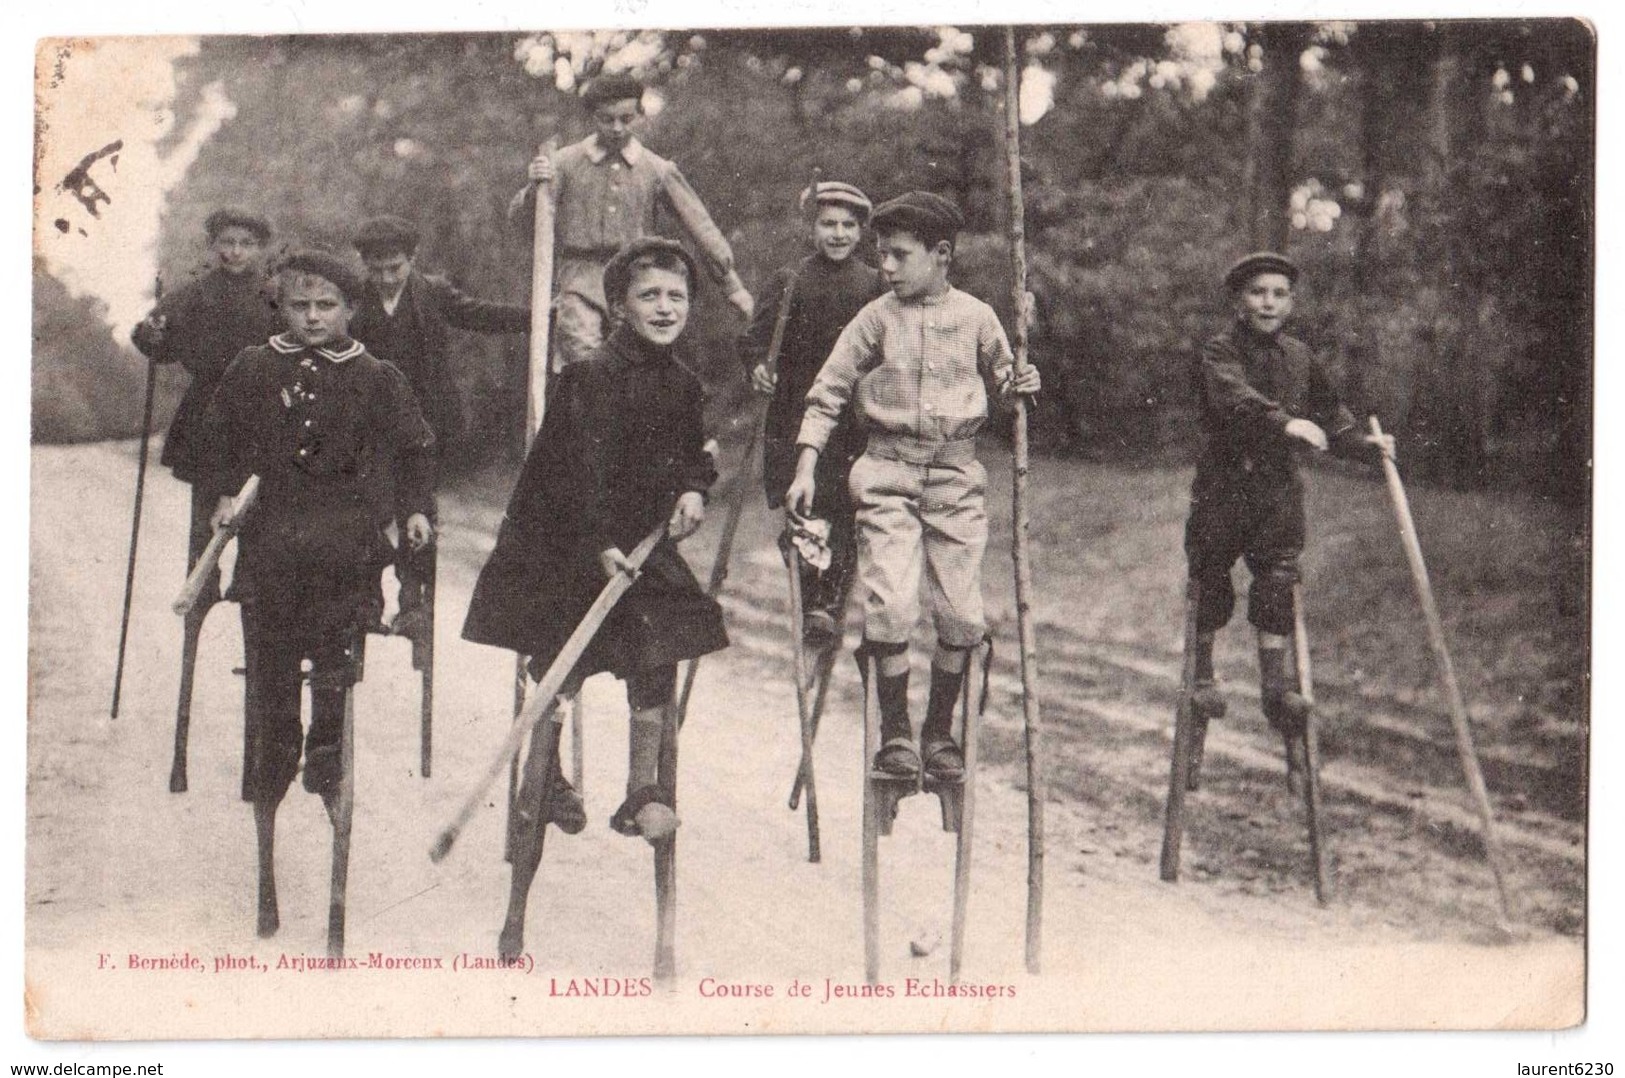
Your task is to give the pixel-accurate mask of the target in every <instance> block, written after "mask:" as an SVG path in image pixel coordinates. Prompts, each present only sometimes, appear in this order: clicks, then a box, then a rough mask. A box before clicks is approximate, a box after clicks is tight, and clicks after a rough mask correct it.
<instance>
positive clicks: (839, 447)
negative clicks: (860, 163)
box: [739, 182, 886, 647]
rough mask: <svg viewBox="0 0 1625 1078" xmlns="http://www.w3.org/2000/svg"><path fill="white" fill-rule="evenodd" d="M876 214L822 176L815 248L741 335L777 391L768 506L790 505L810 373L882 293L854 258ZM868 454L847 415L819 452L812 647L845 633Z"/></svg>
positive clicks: (813, 212) (762, 389) (755, 370)
mask: <svg viewBox="0 0 1625 1078" xmlns="http://www.w3.org/2000/svg"><path fill="white" fill-rule="evenodd" d="M872 210H873V206H872V205H871V204H870V202H869V198H868V196H866V195H865V194H864V193H863V192H862V191H860V190H858V189H857V188H856V187H853V186H852V185H851V184H848V183H836V182H821V183H819V184H818V185H817V190H814V189H813V188H811V187H808V188H807V189H806V190H804V191H802V192H801V211H802V214H803V215H804V216H805V217H806V219H807V221H808V225H809V228H810V230H811V238H812V245H813V248H814V250H813V253H812V254H810V255H808V256H806V257H805V258H801V259H797V260H796V261H795V262H792V263H790V264H789V265H787V266H784V267H783V268H782V269H780V270H779V271H778V272H777V273H775V274H774V275H773V276H772V278H770V279H769V281H768V283H767V288H766V290H765V291H764V292H763V301H762V304H761V306H759V307H757V309H756V316H755V317H754V318H752V319H751V323H750V328H749V329H748V330H746V331H745V333H744V334H743V335H742V336H741V337H740V339H739V354H740V358H741V359H742V360H743V361H744V363H745V369H746V372H747V373H748V374H749V376H750V379H751V383H752V385H753V386H754V387H755V389H756V391H757V392H758V393H763V394H767V395H770V396H771V397H772V401H771V403H770V404H769V405H768V409H767V427H766V431H765V438H764V444H763V449H762V459H763V468H762V479H763V482H764V484H765V486H766V488H767V504H768V506H769V507H770V508H774V509H776V508H778V507H779V506H781V505H783V504H784V492H785V490H786V488H788V487H789V486H790V481H791V479H793V478H794V477H795V467H796V436H797V435H798V434H799V433H800V431H801V414H802V411H803V408H804V407H805V401H806V399H807V391H808V390H809V389H811V388H812V384H813V379H814V378H816V377H817V376H818V371H819V368H820V367H822V366H823V365H824V360H826V359H828V358H829V354H830V350H831V349H832V348H834V347H835V341H836V338H838V337H839V336H840V335H841V331H842V330H843V329H845V328H846V326H847V323H848V322H851V321H852V319H853V318H854V317H856V316H857V313H858V312H859V311H861V310H862V309H863V308H864V306H865V305H866V304H868V303H869V302H870V301H871V300H873V299H876V298H878V297H879V296H881V295H883V294H884V293H885V291H886V287H885V285H884V284H883V283H882V281H881V280H880V274H879V272H878V271H876V270H875V269H874V267H872V266H870V265H868V264H866V263H865V262H864V261H863V260H862V259H859V258H856V257H854V252H856V250H857V247H858V241H859V239H861V238H862V235H863V226H864V225H865V224H867V223H868V220H869V214H870V213H871V211H872ZM786 303H788V304H789V305H790V310H789V315H788V318H787V320H786V321H785V325H784V339H783V341H782V342H781V343H780V346H779V354H778V364H777V370H776V372H774V371H769V370H768V368H767V365H766V364H767V359H768V352H769V351H770V350H771V348H772V344H773V332H774V328H775V327H776V326H777V325H778V320H779V316H780V310H781V308H782V307H783V306H784V305H785V304H786ZM862 453H863V432H862V430H861V429H860V428H859V426H858V424H857V422H856V421H855V419H854V417H853V416H852V415H851V414H850V413H848V414H846V415H845V416H843V418H842V421H841V423H840V425H839V426H837V427H836V429H835V431H834V433H833V434H831V436H830V439H829V442H828V444H827V445H826V446H825V447H824V451H823V452H822V453H821V454H819V457H818V470H817V475H816V494H817V496H816V498H815V499H814V503H813V515H814V516H815V517H817V518H818V519H819V520H822V521H827V522H828V523H829V527H830V532H829V554H830V563H829V567H828V568H826V569H822V570H820V569H818V568H816V567H814V566H813V565H811V564H807V563H803V565H802V582H801V588H802V594H803V595H804V596H805V597H806V614H805V618H804V621H805V624H804V626H803V629H804V632H805V635H806V637H807V640H808V642H809V643H811V644H812V645H813V646H815V647H816V646H821V645H826V644H828V643H830V642H832V641H833V640H834V638H835V635H836V634H837V633H838V632H839V631H840V624H841V614H842V610H841V600H842V599H843V598H844V597H845V595H846V588H847V581H848V580H849V578H850V577H851V575H852V569H853V567H854V566H855V564H856V562H857V545H856V542H855V540H854V537H853V532H852V527H853V521H852V501H851V498H850V497H849V495H848V494H847V489H846V486H847V476H848V474H849V473H850V472H851V470H852V463H853V461H855V460H857V458H858V457H859V456H860V455H861V454H862Z"/></svg>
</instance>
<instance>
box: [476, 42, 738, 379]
mask: <svg viewBox="0 0 1625 1078" xmlns="http://www.w3.org/2000/svg"><path fill="white" fill-rule="evenodd" d="M581 102H582V104H583V105H584V106H586V109H587V111H588V113H589V114H590V116H591V117H592V124H593V133H592V134H591V135H588V136H587V137H586V138H584V139H582V140H581V141H580V142H577V143H574V144H572V145H569V146H566V147H564V148H563V149H562V150H559V151H557V152H556V153H554V154H552V155H549V154H545V153H544V154H539V155H537V157H536V158H535V159H534V160H532V161H531V163H530V167H529V169H528V175H529V177H530V180H531V181H532V182H531V183H529V184H527V185H526V186H525V187H524V188H523V189H522V190H521V191H520V192H519V193H518V194H516V195H515V196H514V197H513V201H512V202H511V203H510V204H509V207H508V212H509V214H510V215H512V214H520V213H522V214H523V216H524V218H525V219H526V220H527V221H528V220H530V218H531V214H532V212H533V210H532V207H533V206H534V201H533V200H534V199H535V197H536V184H538V183H548V184H551V185H552V187H553V197H554V200H555V203H556V205H557V218H556V221H555V224H554V230H555V236H556V241H555V243H556V247H555V253H554V270H553V293H554V300H553V335H554V337H553V339H554V345H553V367H554V369H555V370H558V369H561V368H563V367H564V366H565V365H566V364H569V363H574V362H575V361H577V360H579V359H583V358H585V357H586V356H588V355H590V354H592V353H593V352H594V351H595V350H597V349H598V348H600V347H601V346H602V345H603V343H604V338H605V336H606V334H607V331H608V325H609V305H608V304H607V303H606V301H605V298H604V289H603V275H604V268H605V267H606V266H607V265H608V264H609V260H610V259H611V258H613V257H614V255H615V252H616V251H618V250H620V249H621V247H622V246H624V245H625V244H627V243H629V242H631V241H632V240H635V239H640V238H641V237H643V236H649V235H655V234H656V233H657V232H658V229H657V228H656V227H655V225H656V220H655V219H656V214H657V212H658V211H659V210H661V209H665V210H667V211H669V212H670V213H672V214H674V215H675V216H676V217H677V220H678V222H679V223H680V224H681V225H682V226H683V230H684V231H685V232H687V233H688V237H689V239H690V240H692V241H693V244H694V246H695V248H696V249H697V250H698V251H699V255H700V261H701V262H702V263H703V265H704V267H705V271H706V273H707V274H708V275H709V276H710V277H711V278H712V279H713V280H715V281H716V282H717V283H718V284H719V285H721V286H722V289H723V291H724V292H725V293H726V294H727V296H728V302H729V303H732V304H733V305H734V306H735V307H736V308H738V309H739V312H740V313H741V314H742V315H744V316H745V317H746V318H749V317H750V316H751V312H752V309H753V307H754V302H753V301H752V299H751V295H750V292H749V291H748V290H747V289H746V288H745V284H744V282H743V281H741V280H740V279H739V274H738V273H737V272H736V271H735V270H734V256H733V249H732V248H731V247H729V245H728V241H727V239H725V238H724V237H723V235H722V230H721V229H719V228H717V226H716V223H715V222H713V221H712V220H711V215H710V214H709V213H707V212H706V209H705V204H704V203H703V202H701V201H700V196H699V195H697V194H695V193H694V188H692V187H690V186H689V184H688V181H687V180H685V179H684V178H683V174H682V172H681V171H679V170H678V168H677V166H676V165H675V164H673V163H672V162H671V161H668V160H666V159H665V158H664V157H660V156H659V155H657V154H655V153H654V152H653V151H651V150H650V149H649V148H648V147H647V146H645V145H644V144H643V143H642V142H640V141H638V138H637V136H636V135H634V134H633V128H634V127H635V126H636V125H637V123H638V121H639V120H640V119H641V117H642V116H643V83H641V82H639V81H638V80H637V79H635V78H633V77H632V76H631V75H624V74H609V75H600V76H599V77H598V78H596V79H593V80H592V81H591V82H590V83H588V84H587V88H586V90H585V91H584V92H583V93H582V95H581Z"/></svg>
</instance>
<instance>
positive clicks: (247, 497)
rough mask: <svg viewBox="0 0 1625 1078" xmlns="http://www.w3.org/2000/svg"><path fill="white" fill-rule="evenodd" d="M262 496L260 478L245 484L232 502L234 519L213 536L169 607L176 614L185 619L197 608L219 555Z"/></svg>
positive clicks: (250, 477)
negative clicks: (260, 495)
mask: <svg viewBox="0 0 1625 1078" xmlns="http://www.w3.org/2000/svg"><path fill="white" fill-rule="evenodd" d="M259 494H260V477H259V476H257V475H251V476H249V477H248V482H246V483H244V484H243V489H242V490H239V491H238V492H237V497H236V498H234V499H233V500H232V507H231V516H230V517H229V518H228V519H227V520H226V522H225V523H224V524H222V525H221V526H220V527H219V528H217V529H215V533H214V535H213V536H212V537H211V538H210V539H209V545H208V546H206V547H204V548H203V553H202V554H201V555H199V556H198V560H197V564H196V565H194V566H192V571H191V573H189V574H188V575H187V577H186V583H184V584H182V585H181V590H180V594H179V595H176V596H175V601H174V602H173V603H171V604H170V608H171V609H172V610H174V611H175V613H177V614H179V615H181V616H182V617H185V616H186V615H187V614H190V613H191V612H192V608H193V607H195V606H196V605H197V603H198V599H199V598H201V597H202V595H203V589H204V586H205V585H206V584H207V583H208V581H209V578H210V577H211V576H212V575H213V574H214V571H215V569H216V567H218V566H219V564H220V555H221V554H222V553H224V552H225V549H226V544H227V543H229V542H231V540H232V539H233V538H235V537H236V535H237V533H238V532H239V531H241V530H242V527H243V521H244V520H246V519H248V514H249V513H250V512H251V511H253V508H254V502H255V500H256V499H258V498H259Z"/></svg>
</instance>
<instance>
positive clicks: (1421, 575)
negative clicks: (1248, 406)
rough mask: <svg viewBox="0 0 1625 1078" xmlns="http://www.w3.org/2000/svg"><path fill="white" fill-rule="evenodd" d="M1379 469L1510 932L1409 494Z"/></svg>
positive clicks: (1497, 861)
mask: <svg viewBox="0 0 1625 1078" xmlns="http://www.w3.org/2000/svg"><path fill="white" fill-rule="evenodd" d="M1371 433H1372V434H1376V435H1381V434H1382V425H1381V424H1379V423H1378V422H1377V417H1376V416H1372V417H1371ZM1382 472H1383V476H1384V477H1385V478H1386V479H1387V480H1388V497H1389V499H1390V500H1391V501H1392V502H1393V504H1394V517H1395V519H1396V520H1397V521H1398V522H1399V539H1400V542H1401V543H1402V544H1404V547H1405V559H1406V560H1407V561H1408V562H1409V563H1410V567H1411V582H1412V583H1413V584H1415V585H1416V598H1417V600H1418V601H1420V603H1421V604H1422V616H1423V618H1425V619H1426V621H1427V626H1428V643H1430V644H1431V645H1433V657H1434V659H1435V660H1436V661H1437V663H1438V667H1439V680H1440V681H1441V682H1442V683H1443V685H1444V692H1445V697H1446V698H1447V699H1448V700H1449V703H1450V722H1451V725H1452V726H1453V727H1454V728H1455V732H1456V753H1457V755H1459V756H1460V757H1461V770H1462V773H1463V774H1464V775H1465V776H1466V779H1467V789H1468V791H1469V792H1470V793H1471V794H1472V798H1473V805H1474V807H1475V808H1476V809H1477V810H1478V819H1479V823H1480V825H1481V826H1482V827H1483V829H1484V858H1485V860H1487V861H1488V862H1489V864H1490V873H1491V874H1492V875H1493V876H1494V877H1495V894H1496V898H1497V901H1498V905H1499V912H1500V917H1501V927H1502V928H1503V929H1505V930H1508V931H1510V930H1511V927H1512V900H1511V897H1510V895H1509V894H1508V892H1507V881H1506V875H1505V872H1504V871H1503V868H1502V865H1503V861H1502V858H1501V851H1500V844H1499V843H1498V842H1497V841H1496V837H1495V812H1494V810H1493V809H1491V808H1490V793H1489V789H1488V788H1487V787H1486V786H1485V785H1484V772H1483V770H1482V769H1481V768H1480V767H1479V766H1478V750H1477V749H1476V748H1474V747H1473V730H1472V725H1471V723H1470V721H1469V719H1468V717H1467V700H1466V698H1465V697H1463V696H1462V693H1461V683H1460V682H1458V681H1457V680H1456V667H1455V664H1454V663H1452V662H1451V661H1450V647H1449V645H1448V644H1447V643H1446V642H1445V638H1444V619H1442V618H1441V617H1439V607H1438V604H1437V603H1435V602H1434V600H1433V585H1432V583H1430V582H1429V580H1428V567H1427V563H1426V562H1424V561H1423V560H1422V543H1421V540H1420V539H1418V538H1417V536H1416V522H1415V520H1413V519H1412V518H1411V503H1410V499H1409V498H1407V497H1406V496H1405V485H1404V483H1402V482H1400V478H1399V469H1398V468H1397V467H1395V465H1394V462H1393V460H1392V459H1391V458H1390V457H1389V456H1388V454H1386V453H1384V454H1383V455H1382Z"/></svg>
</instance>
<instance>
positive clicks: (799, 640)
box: [784, 543, 822, 864]
mask: <svg viewBox="0 0 1625 1078" xmlns="http://www.w3.org/2000/svg"><path fill="white" fill-rule="evenodd" d="M786 545H787V547H788V549H787V551H786V557H785V559H784V564H785V568H786V570H787V571H788V575H789V577H790V650H791V652H792V654H793V655H794V660H795V661H794V663H793V666H794V669H795V680H796V710H797V712H798V714H799V716H800V718H801V766H800V768H799V769H798V779H799V784H800V788H801V789H802V790H803V791H804V792H805V793H806V796H807V860H808V861H810V862H812V863H813V864H817V863H818V862H819V860H821V858H822V853H821V851H820V849H819V844H818V787H817V785H816V784H815V783H814V781H813V757H812V750H813V725H812V706H811V704H810V703H809V701H808V700H807V690H808V685H807V647H806V642H805V640H804V639H803V637H802V625H803V621H804V613H805V612H804V610H803V608H802V595H801V552H800V551H799V550H797V549H796V546H795V544H794V543H789V544H786Z"/></svg>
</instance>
